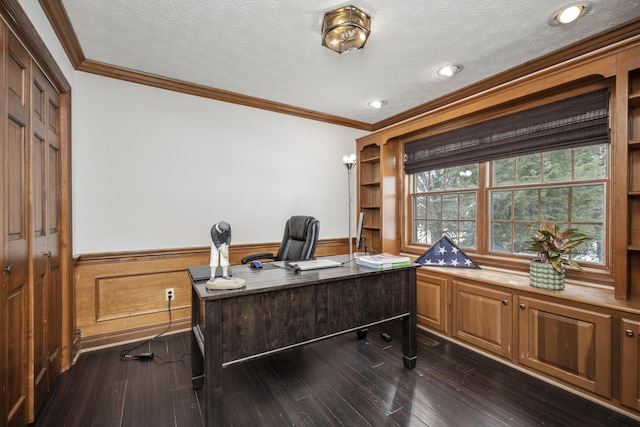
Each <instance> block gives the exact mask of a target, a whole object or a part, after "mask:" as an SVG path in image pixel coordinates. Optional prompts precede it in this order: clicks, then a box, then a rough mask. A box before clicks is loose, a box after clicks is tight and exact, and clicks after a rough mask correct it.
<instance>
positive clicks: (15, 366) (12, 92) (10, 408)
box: [2, 28, 30, 425]
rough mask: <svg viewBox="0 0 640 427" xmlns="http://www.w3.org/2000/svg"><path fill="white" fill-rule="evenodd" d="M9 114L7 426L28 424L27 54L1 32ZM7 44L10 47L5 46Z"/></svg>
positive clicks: (4, 181)
mask: <svg viewBox="0 0 640 427" xmlns="http://www.w3.org/2000/svg"><path fill="white" fill-rule="evenodd" d="M3 35H4V40H3V42H4V43H3V45H5V46H7V49H6V50H5V56H4V67H5V68H4V70H3V71H4V72H3V75H4V76H5V80H4V84H3V89H4V95H5V96H4V97H3V101H4V102H5V104H4V105H5V108H6V110H5V114H4V115H3V117H2V126H3V127H4V129H3V135H4V136H5V138H4V140H3V143H2V144H3V145H2V151H3V154H4V157H3V165H2V171H3V174H2V191H3V193H2V199H3V212H2V213H3V220H4V227H3V229H2V231H3V235H2V241H3V243H4V245H3V249H4V259H3V277H2V281H3V283H2V284H3V287H2V306H3V310H4V313H3V319H2V323H3V324H2V327H3V332H4V338H5V340H4V342H3V345H2V357H3V360H6V367H5V368H6V369H5V372H6V375H5V378H3V381H4V384H3V387H4V389H5V390H4V391H5V392H4V393H3V397H4V399H3V414H4V417H5V420H4V421H5V422H6V425H24V424H26V422H27V356H28V352H27V343H28V335H27V327H28V309H29V305H28V302H29V286H28V285H29V226H28V218H29V217H28V214H27V207H28V168H29V161H28V160H29V145H28V131H27V128H28V120H29V96H28V85H29V75H28V74H29V73H28V71H29V61H30V59H29V55H28V54H27V52H26V50H25V49H24V48H23V47H22V45H21V44H20V43H19V42H18V40H17V39H16V38H15V37H14V36H13V35H12V34H11V33H9V32H8V31H7V30H6V28H4V29H3ZM5 43H6V44H5Z"/></svg>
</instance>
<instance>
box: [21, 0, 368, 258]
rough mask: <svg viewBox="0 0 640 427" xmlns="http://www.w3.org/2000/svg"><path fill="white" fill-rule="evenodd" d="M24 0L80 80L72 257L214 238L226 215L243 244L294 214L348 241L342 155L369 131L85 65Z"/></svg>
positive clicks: (267, 237)
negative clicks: (118, 76) (99, 72)
mask: <svg viewBox="0 0 640 427" xmlns="http://www.w3.org/2000/svg"><path fill="white" fill-rule="evenodd" d="M20 5H21V6H22V8H23V9H24V10H25V12H26V13H27V15H28V16H29V19H30V20H31V22H32V23H33V25H34V27H35V28H36V30H37V31H38V33H39V34H40V36H41V37H42V39H43V40H44V42H45V44H46V45H47V48H48V49H49V50H50V51H51V53H52V55H53V57H54V58H55V60H56V62H57V63H58V66H60V68H61V69H62V71H63V73H64V74H65V76H66V77H67V80H68V81H69V83H70V84H71V86H72V88H73V89H72V108H73V111H72V155H73V159H72V178H73V182H72V189H73V194H72V196H73V217H72V224H73V242H72V244H73V253H74V254H75V255H78V254H85V253H92V252H108V251H126V250H139V249H162V248H179V247H191V246H202V245H208V244H209V242H210V240H209V229H210V227H211V225H212V224H213V223H214V222H215V221H218V220H221V219H224V220H226V221H228V222H229V223H231V225H232V227H233V235H234V238H233V242H234V243H257V242H274V241H279V240H280V239H281V237H282V230H283V227H284V222H285V220H286V219H287V218H288V217H289V216H291V215H294V214H310V215H314V216H316V217H317V218H318V219H319V220H320V238H332V237H347V234H348V224H347V216H348V210H347V209H348V207H347V199H348V195H347V175H346V170H345V168H344V167H343V166H342V156H343V155H344V154H348V153H352V152H354V150H355V139H356V138H358V137H360V136H362V135H364V134H365V132H364V131H358V130H355V129H350V128H344V127H340V126H333V125H329V124H324V123H320V122H316V121H311V120H305V119H300V118H296V117H292V116H286V115H281V114H276V113H271V112H267V111H262V110H257V109H252V108H247V107H242V106H237V105H233V104H227V103H222V102H217V101H212V100H208V99H203V98H198V97H193V96H188V95H184V94H178V93H172V92H169V91H164V90H161V89H155V88H151V87H146V86H141V85H135V84H132V83H127V82H122V81H118V80H113V79H108V78H104V77H99V76H95V75H90V74H86V73H81V72H76V71H74V69H73V67H72V66H71V64H70V62H69V60H68V58H67V57H66V54H65V53H64V50H63V48H62V46H61V45H60V43H59V41H58V39H57V37H56V35H55V33H54V31H53V29H52V28H51V26H50V25H49V22H48V20H47V18H46V16H45V15H44V13H43V11H42V9H41V8H40V5H39V4H38V2H36V1H32V0H20ZM309 96H313V94H309ZM354 178H355V177H354ZM354 181H355V179H354ZM354 188H355V186H354ZM354 205H355V204H354ZM354 216H355V213H354Z"/></svg>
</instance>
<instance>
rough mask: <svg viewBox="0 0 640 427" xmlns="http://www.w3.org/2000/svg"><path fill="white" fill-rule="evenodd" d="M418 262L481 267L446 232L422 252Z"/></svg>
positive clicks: (440, 265)
mask: <svg viewBox="0 0 640 427" xmlns="http://www.w3.org/2000/svg"><path fill="white" fill-rule="evenodd" d="M416 262H417V263H418V264H422V265H430V266H434V267H454V268H480V267H479V266H478V265H477V264H476V263H475V262H473V261H471V259H470V258H469V257H468V256H467V255H466V254H465V253H464V252H462V250H460V249H459V248H458V247H457V246H456V245H455V243H453V242H452V241H451V239H450V238H449V236H447V235H446V234H444V235H443V236H442V238H441V239H440V240H438V241H437V242H436V243H434V244H433V246H431V248H430V249H429V250H428V251H426V252H425V253H424V254H422V256H421V257H420V258H418V259H417V260H416Z"/></svg>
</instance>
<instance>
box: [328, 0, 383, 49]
mask: <svg viewBox="0 0 640 427" xmlns="http://www.w3.org/2000/svg"><path fill="white" fill-rule="evenodd" d="M370 32H371V17H370V16H369V15H367V14H366V13H364V12H363V11H361V10H360V9H358V8H356V7H354V6H345V7H341V8H340V9H336V10H332V11H329V12H327V13H325V14H324V20H323V21H322V45H323V46H326V47H328V48H329V49H331V50H333V51H335V52H338V53H343V52H349V51H352V50H356V49H361V48H362V47H364V44H365V43H366V42H367V38H368V37H369V33H370Z"/></svg>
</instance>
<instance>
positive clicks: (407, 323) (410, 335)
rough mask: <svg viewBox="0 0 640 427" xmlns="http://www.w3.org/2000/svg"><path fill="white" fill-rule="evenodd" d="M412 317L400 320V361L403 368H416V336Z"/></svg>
mask: <svg viewBox="0 0 640 427" xmlns="http://www.w3.org/2000/svg"><path fill="white" fill-rule="evenodd" d="M412 317H413V316H407V317H405V318H403V319H402V360H403V362H404V366H405V368H408V369H413V368H415V367H416V360H417V358H418V356H417V351H416V350H417V347H418V337H417V335H416V322H415V320H411V318H412Z"/></svg>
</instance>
